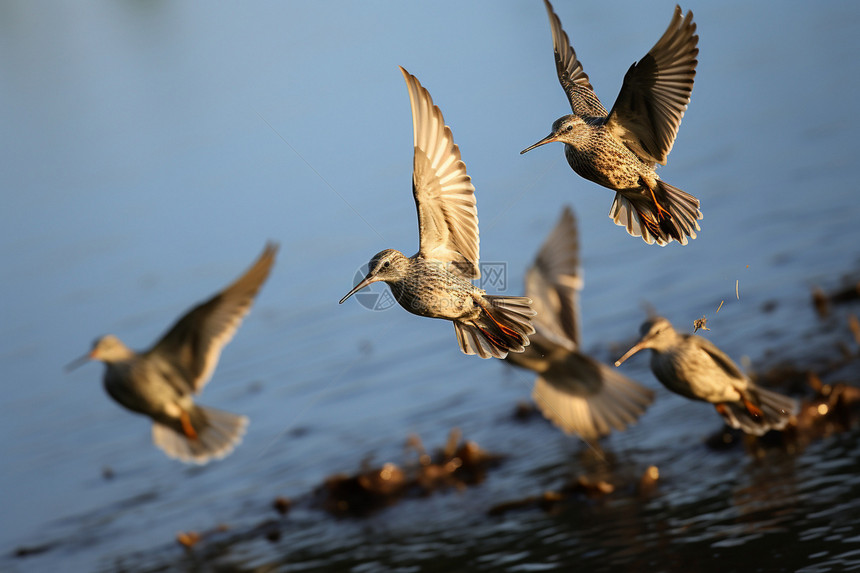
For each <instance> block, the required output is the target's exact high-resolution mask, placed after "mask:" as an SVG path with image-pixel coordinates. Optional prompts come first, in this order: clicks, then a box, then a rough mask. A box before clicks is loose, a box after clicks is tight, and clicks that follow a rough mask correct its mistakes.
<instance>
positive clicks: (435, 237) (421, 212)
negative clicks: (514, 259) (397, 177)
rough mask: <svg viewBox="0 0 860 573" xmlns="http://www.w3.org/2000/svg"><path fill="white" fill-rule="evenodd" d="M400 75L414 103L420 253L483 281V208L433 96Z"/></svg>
mask: <svg viewBox="0 0 860 573" xmlns="http://www.w3.org/2000/svg"><path fill="white" fill-rule="evenodd" d="M400 71H401V72H403V77H404V78H405V79H406V87H407V88H408V89H409V101H410V103H411V105H412V128H413V144H414V147H415V157H414V162H413V173H412V194H413V195H414V196H415V206H416V208H417V209H418V234H419V240H420V246H419V251H418V252H419V253H420V254H421V256H423V257H424V258H426V259H432V260H436V261H440V262H442V263H445V264H448V263H450V264H451V268H450V270H451V271H454V272H457V273H459V274H460V275H461V276H463V277H465V278H468V279H475V278H478V277H480V275H481V272H480V269H479V268H478V243H479V240H478V210H477V208H476V206H475V187H474V186H473V185H472V179H471V178H470V177H469V175H467V174H466V165H465V164H464V163H463V161H462V160H461V159H460V148H459V147H457V144H456V143H454V136H453V135H452V134H451V129H450V128H449V127H448V126H447V125H445V120H444V119H443V118H442V112H441V111H440V110H439V108H438V107H437V106H435V105H433V99H432V98H431V97H430V93H429V92H428V91H427V90H426V89H425V88H424V87H423V86H422V85H421V84H420V83H419V82H418V80H417V79H416V78H415V76H413V75H411V74H410V73H409V72H407V71H406V70H404V69H403V68H402V67H401V68H400Z"/></svg>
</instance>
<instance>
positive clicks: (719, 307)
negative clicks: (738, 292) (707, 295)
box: [714, 300, 726, 314]
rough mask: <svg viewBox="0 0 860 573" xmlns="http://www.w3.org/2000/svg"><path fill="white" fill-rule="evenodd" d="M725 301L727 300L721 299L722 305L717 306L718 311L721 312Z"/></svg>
mask: <svg viewBox="0 0 860 573" xmlns="http://www.w3.org/2000/svg"><path fill="white" fill-rule="evenodd" d="M724 302H726V301H724V300H721V301H720V306H718V307H717V312H720V309H721V308H723V303H724ZM714 314H716V312H715V313H714Z"/></svg>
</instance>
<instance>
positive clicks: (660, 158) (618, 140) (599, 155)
mask: <svg viewBox="0 0 860 573" xmlns="http://www.w3.org/2000/svg"><path fill="white" fill-rule="evenodd" d="M544 4H545V5H546V10H547V13H548V14H549V20H550V27H551V28H552V43H553V49H554V52H555V67H556V71H557V72H558V79H559V82H561V87H562V88H564V91H565V93H566V94H567V97H568V99H569V100H570V107H571V109H572V110H573V113H572V114H571V115H566V116H564V117H561V118H559V119H557V120H556V121H555V122H554V123H553V124H552V132H551V133H550V134H549V135H548V136H546V137H545V138H543V139H541V140H540V141H538V142H537V143H535V144H534V145H532V146H530V147H527V148H526V149H524V150H522V151H521V152H520V153H525V152H527V151H529V150H531V149H534V148H535V147H538V146H541V145H543V144H545V143H550V142H553V141H560V142H562V143H564V154H565V156H566V157H567V162H568V163H569V164H570V167H571V168H572V169H573V170H574V171H575V172H576V173H578V174H579V175H580V176H582V177H584V178H585V179H588V180H589V181H593V182H594V183H597V184H598V185H602V186H604V187H607V188H609V189H612V190H613V191H616V194H615V201H614V202H613V203H612V208H611V209H610V211H609V216H610V217H611V218H612V219H613V220H614V221H615V224H616V225H620V226H622V227H626V228H627V232H628V233H629V234H630V235H632V236H634V237H639V236H641V237H642V239H644V240H645V242H646V243H648V244H652V243H654V242H655V241H656V242H657V244H658V245H661V246H662V245H665V244H667V243H669V242H670V241H672V240H675V241H678V242H679V243H681V244H682V245H686V244H687V242H688V237H689V238H690V239H695V238H696V231H698V230H700V227H699V223H698V220H699V219H701V218H702V213H701V211H699V200H698V199H696V198H695V197H693V196H692V195H690V194H688V193H685V192H684V191H681V190H680V189H678V188H676V187H673V186H672V185H669V184H668V183H666V182H665V181H662V180H661V179H660V177H659V176H658V175H657V172H656V171H655V169H654V166H655V164H656V163H659V164H661V165H665V164H666V158H667V156H668V155H669V152H670V151H671V150H672V145H673V144H674V142H675V136H676V135H677V133H678V127H679V126H680V125H681V118H682V117H684V111H685V110H686V109H687V104H688V103H690V93H691V92H692V91H693V78H694V77H695V75H696V64H697V60H696V56H697V55H698V53H699V49H698V48H697V47H696V44H697V43H698V41H699V37H698V36H697V35H695V31H696V24H694V23H693V13H692V12H687V15H686V16H684V15H683V14H682V12H681V8H680V7H678V6H675V13H674V15H673V16H672V21H671V22H670V23H669V27H668V28H667V29H666V32H665V33H664V34H663V37H661V38H660V40H659V41H658V42H657V43H656V44H654V47H653V48H651V50H650V51H649V52H648V53H647V54H646V55H645V57H644V58H642V59H641V60H639V62H638V63H635V64H633V65H632V66H630V69H629V70H627V74H626V75H625V76H624V83H623V84H622V86H621V92H620V93H619V94H618V98H617V99H616V100H615V104H614V105H613V106H612V110H611V111H609V112H608V113H607V111H606V108H604V107H603V105H602V104H601V103H600V100H599V99H598V98H597V96H596V95H595V93H594V90H593V88H592V87H591V83H590V82H589V80H588V76H587V75H586V73H585V71H584V70H583V69H582V64H581V63H580V62H579V60H578V59H577V57H576V52H574V50H573V48H571V46H570V42H569V41H568V38H567V34H565V32H564V30H562V28H561V21H560V20H559V19H558V16H556V15H555V12H553V9H552V5H551V4H550V3H549V2H548V1H547V0H544Z"/></svg>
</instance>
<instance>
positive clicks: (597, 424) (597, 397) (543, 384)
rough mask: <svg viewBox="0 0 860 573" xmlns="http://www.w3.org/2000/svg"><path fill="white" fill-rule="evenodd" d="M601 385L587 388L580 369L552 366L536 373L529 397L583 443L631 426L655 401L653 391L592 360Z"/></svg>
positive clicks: (549, 418)
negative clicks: (582, 440)
mask: <svg viewBox="0 0 860 573" xmlns="http://www.w3.org/2000/svg"><path fill="white" fill-rule="evenodd" d="M595 366H597V372H598V375H599V378H600V384H598V385H595V387H594V388H589V387H587V386H588V385H584V384H583V381H582V380H580V379H578V378H577V375H576V373H577V372H578V371H580V370H581V369H578V368H563V369H554V370H552V371H549V372H546V373H544V374H543V375H541V376H538V378H537V380H536V381H535V386H534V390H533V391H532V399H533V400H534V402H535V404H536V405H537V407H538V408H539V409H540V411H541V412H542V413H543V415H544V417H546V418H547V419H548V420H550V421H551V422H552V423H553V424H555V425H556V426H558V428H559V429H561V430H562V431H564V432H565V433H566V434H578V435H579V436H581V437H582V439H584V440H585V441H586V442H593V441H595V440H596V439H597V438H600V437H602V436H605V435H607V434H609V433H610V432H611V431H612V430H617V431H619V432H620V431H623V430H625V429H626V428H627V427H628V426H630V425H633V424H635V423H636V421H637V420H638V419H639V417H640V416H641V415H642V414H643V413H644V412H645V410H646V408H648V406H649V405H650V404H651V402H653V401H654V392H652V391H651V390H649V389H648V388H645V387H644V386H642V385H640V384H638V383H637V382H634V381H633V380H631V379H630V378H627V377H626V376H624V375H623V374H621V373H620V372H618V371H617V370H615V369H613V368H610V367H608V366H607V365H605V364H602V363H599V362H595Z"/></svg>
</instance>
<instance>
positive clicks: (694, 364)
mask: <svg viewBox="0 0 860 573" xmlns="http://www.w3.org/2000/svg"><path fill="white" fill-rule="evenodd" d="M640 332H641V334H642V338H641V339H640V340H639V342H637V343H636V344H635V345H634V346H633V347H632V348H631V349H630V350H628V351H627V352H626V353H625V354H624V355H623V356H622V357H621V358H619V359H618V360H617V361H616V362H615V366H619V365H620V364H621V363H622V362H624V361H625V360H627V359H628V358H629V357H630V356H633V355H634V354H635V353H636V352H638V351H640V350H642V349H645V348H650V349H651V371H652V372H653V373H654V376H656V378H657V380H659V381H660V382H661V383H662V384H663V385H664V386H665V387H666V388H668V389H669V390H671V391H672V392H675V393H676V394H680V395H681V396H684V397H686V398H689V399H691V400H700V401H703V402H710V403H711V404H714V406H715V408H716V410H717V412H718V413H719V414H720V415H721V416H722V417H723V419H724V420H725V422H726V423H727V424H728V425H730V426H731V427H733V428H737V429H740V430H743V431H744V432H746V433H748V434H754V435H757V436H760V435H762V434H764V433H765V432H767V431H768V430H781V429H783V428H785V426H786V425H787V424H788V422H789V421H790V420H791V417H792V415H793V414H794V413H795V412H796V411H797V402H796V401H795V400H794V399H792V398H789V397H787V396H783V395H782V394H778V393H776V392H773V391H771V390H767V389H765V388H762V387H761V386H758V385H756V384H755V383H754V382H753V381H752V380H750V379H749V378H748V377H747V376H746V375H745V374H744V373H743V372H741V370H740V369H739V368H738V367H737V366H736V365H735V363H734V362H732V360H731V358H729V357H728V356H726V354H725V353H723V351H722V350H720V349H719V348H717V347H716V345H714V343H713V342H711V341H710V340H708V339H706V338H702V337H701V336H696V335H695V334H679V333H678V332H676V331H675V329H674V328H673V327H672V324H671V323H670V322H669V321H668V320H666V319H665V318H663V317H656V318H652V319H650V320H648V321H646V322H645V323H644V324H643V325H642V327H641V329H640Z"/></svg>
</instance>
